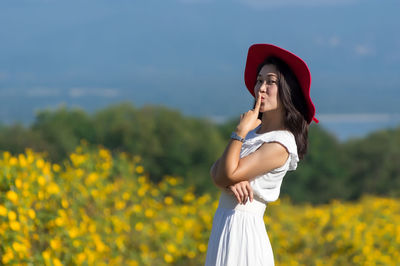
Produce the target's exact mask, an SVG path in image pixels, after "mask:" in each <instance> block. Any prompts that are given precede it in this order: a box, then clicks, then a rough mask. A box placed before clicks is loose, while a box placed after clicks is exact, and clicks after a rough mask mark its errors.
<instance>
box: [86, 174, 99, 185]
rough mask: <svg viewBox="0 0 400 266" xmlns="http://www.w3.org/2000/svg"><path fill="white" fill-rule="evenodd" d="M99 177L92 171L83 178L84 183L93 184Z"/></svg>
mask: <svg viewBox="0 0 400 266" xmlns="http://www.w3.org/2000/svg"><path fill="white" fill-rule="evenodd" d="M98 178H99V175H98V174H97V173H95V172H92V173H90V174H89V176H88V177H87V178H86V180H85V184H86V185H87V186H89V185H90V184H93V183H95V182H96V181H97V179H98Z"/></svg>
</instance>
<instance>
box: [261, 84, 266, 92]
mask: <svg viewBox="0 0 400 266" xmlns="http://www.w3.org/2000/svg"><path fill="white" fill-rule="evenodd" d="M266 91H267V84H266V83H265V82H263V83H262V84H261V86H260V92H266Z"/></svg>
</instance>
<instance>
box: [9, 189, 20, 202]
mask: <svg viewBox="0 0 400 266" xmlns="http://www.w3.org/2000/svg"><path fill="white" fill-rule="evenodd" d="M6 196H7V198H8V199H9V200H10V201H12V202H13V203H17V202H18V194H17V193H15V192H14V191H12V190H10V191H7V193H6Z"/></svg>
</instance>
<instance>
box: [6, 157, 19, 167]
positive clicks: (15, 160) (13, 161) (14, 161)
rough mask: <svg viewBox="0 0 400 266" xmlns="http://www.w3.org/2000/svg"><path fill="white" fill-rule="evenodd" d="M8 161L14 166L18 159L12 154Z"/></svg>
mask: <svg viewBox="0 0 400 266" xmlns="http://www.w3.org/2000/svg"><path fill="white" fill-rule="evenodd" d="M8 163H9V164H10V165H11V166H14V165H16V164H17V163H18V159H17V158H15V157H14V156H13V157H11V158H10V160H9V161H8Z"/></svg>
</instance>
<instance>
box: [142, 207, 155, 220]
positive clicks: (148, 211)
mask: <svg viewBox="0 0 400 266" xmlns="http://www.w3.org/2000/svg"><path fill="white" fill-rule="evenodd" d="M144 215H146V217H148V218H151V217H153V216H154V211H153V210H151V209H147V210H146V211H145V212H144Z"/></svg>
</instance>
